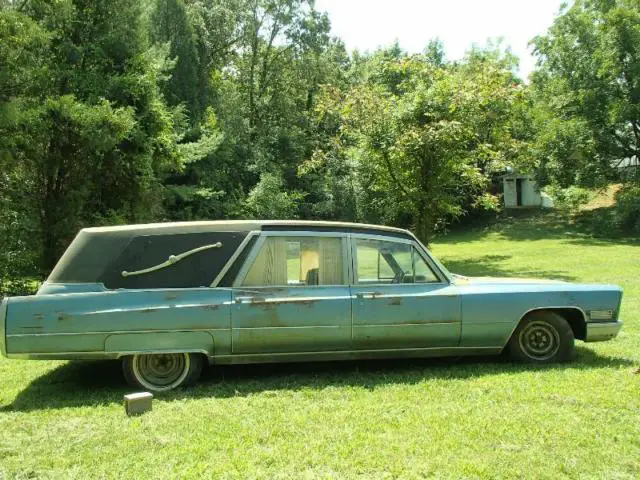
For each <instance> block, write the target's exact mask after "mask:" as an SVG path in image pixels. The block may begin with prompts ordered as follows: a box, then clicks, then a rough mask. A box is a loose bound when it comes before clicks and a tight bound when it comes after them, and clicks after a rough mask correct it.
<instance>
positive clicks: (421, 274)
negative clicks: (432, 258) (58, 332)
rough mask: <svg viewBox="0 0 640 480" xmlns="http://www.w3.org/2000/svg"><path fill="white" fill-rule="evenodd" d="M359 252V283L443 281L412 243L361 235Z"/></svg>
mask: <svg viewBox="0 0 640 480" xmlns="http://www.w3.org/2000/svg"><path fill="white" fill-rule="evenodd" d="M356 256H357V272H356V273H357V275H356V277H357V278H356V280H357V282H358V283H359V284H369V283H370V284H379V283H430V282H439V279H438V277H437V276H436V275H435V274H434V273H433V271H432V270H431V268H430V267H429V265H428V264H427V263H426V262H425V261H424V259H423V258H422V256H420V254H419V253H418V252H417V251H416V249H415V248H414V247H413V246H412V245H410V244H406V243H400V242H392V241H386V240H368V239H367V240H365V239H360V238H358V239H356Z"/></svg>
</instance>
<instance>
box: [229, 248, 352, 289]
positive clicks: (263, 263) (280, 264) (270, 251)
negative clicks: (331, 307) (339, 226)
mask: <svg viewBox="0 0 640 480" xmlns="http://www.w3.org/2000/svg"><path fill="white" fill-rule="evenodd" d="M342 255H343V252H342V239H341V238H338V237H266V239H265V242H264V244H263V245H262V248H261V249H260V252H259V253H258V256H257V257H256V259H255V260H254V262H253V265H251V268H250V269H249V272H248V273H247V276H246V277H245V279H244V281H243V282H242V285H243V286H254V287H256V286H285V285H289V286H296V285H307V286H313V285H343V284H344V283H345V281H344V271H343V257H342Z"/></svg>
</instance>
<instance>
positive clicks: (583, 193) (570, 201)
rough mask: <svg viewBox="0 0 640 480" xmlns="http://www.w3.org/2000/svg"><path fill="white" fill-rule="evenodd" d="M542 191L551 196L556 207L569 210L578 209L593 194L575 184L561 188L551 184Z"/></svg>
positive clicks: (589, 199) (591, 197)
mask: <svg viewBox="0 0 640 480" xmlns="http://www.w3.org/2000/svg"><path fill="white" fill-rule="evenodd" d="M544 191H545V193H547V194H548V195H550V196H551V197H552V198H553V200H554V202H555V206H556V208H559V209H561V210H570V211H576V210H578V209H579V208H580V207H581V206H582V205H584V204H585V203H588V202H589V201H591V199H593V196H594V195H593V192H591V191H590V190H587V189H586V188H581V187H576V186H571V187H568V188H561V187H558V186H555V185H551V186H548V187H546V188H545V189H544Z"/></svg>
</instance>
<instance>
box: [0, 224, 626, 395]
mask: <svg viewBox="0 0 640 480" xmlns="http://www.w3.org/2000/svg"><path fill="white" fill-rule="evenodd" d="M621 299H622V290H621V289H620V288H619V287H617V286H614V285H580V284H573V283H566V282H561V281H543V280H522V279H496V278H466V277H462V276H458V275H454V274H451V273H449V272H448V271H447V269H446V268H445V267H443V266H442V265H441V264H440V263H439V262H438V261H437V260H436V259H435V258H434V257H433V256H432V255H431V254H430V252H429V251H428V250H427V249H426V248H425V247H424V245H422V244H421V243H420V242H419V241H418V239H417V238H416V237H415V236H414V235H412V234H411V233H410V232H408V231H406V230H401V229H397V228H391V227H384V226H375V225H361V224H351V223H336V222H302V221H295V222H291V221H211V222H187V223H161V224H149V225H129V226H118V227H101V228H86V229H84V230H81V231H80V233H79V234H78V235H77V236H76V238H75V240H73V242H72V243H71V245H70V246H69V248H68V249H67V251H66V252H65V253H64V255H63V256H62V258H61V259H60V261H59V262H58V264H57V265H56V267H55V268H54V269H53V271H52V272H51V275H50V276H49V278H48V279H47V281H46V282H45V283H44V284H43V285H42V287H41V288H40V290H39V291H38V292H37V294H36V295H34V296H24V297H12V298H5V299H4V300H3V302H2V305H1V307H0V338H1V339H0V346H1V349H2V353H3V354H4V355H6V356H8V357H9V358H31V359H102V358H112V359H121V360H122V365H123V371H124V375H125V377H126V379H127V380H128V381H129V382H130V383H131V384H133V385H135V386H137V387H140V388H144V389H147V390H152V391H166V390H171V389H173V388H175V387H178V386H180V385H188V384H192V383H194V382H195V381H196V380H197V378H198V376H199V374H200V371H201V369H202V367H203V364H204V362H209V363H211V364H238V363H253V362H288V361H316V360H334V359H355V358H389V357H424V356H453V355H455V356H459V355H477V354H481V355H487V354H500V353H501V352H503V351H504V350H506V351H507V352H508V353H509V354H511V356H513V357H514V358H515V359H517V360H521V361H527V362H533V363H548V362H557V361H566V360H568V359H569V358H570V357H571V354H572V351H573V346H574V339H576V338H577V339H579V340H583V341H585V342H595V341H602V340H609V339H611V338H613V337H615V336H616V335H617V334H618V331H619V330H620V328H621V326H622V323H621V322H620V321H619V320H618V314H619V311H620V302H621Z"/></svg>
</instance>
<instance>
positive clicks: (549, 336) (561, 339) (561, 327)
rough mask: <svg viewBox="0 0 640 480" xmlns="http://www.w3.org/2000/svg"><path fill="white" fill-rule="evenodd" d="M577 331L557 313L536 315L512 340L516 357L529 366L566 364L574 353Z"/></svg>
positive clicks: (535, 313) (526, 320)
mask: <svg viewBox="0 0 640 480" xmlns="http://www.w3.org/2000/svg"><path fill="white" fill-rule="evenodd" d="M573 346H574V337H573V330H571V327H570V326H569V324H568V323H567V321H566V320H565V319H564V318H562V317H561V316H560V315H558V314H557V313H553V312H545V311H540V312H532V313H530V314H529V315H527V316H526V318H524V319H523V320H522V321H521V322H520V325H518V327H517V328H516V330H515V331H514V332H513V335H512V336H511V339H510V340H509V345H508V348H509V353H510V354H511V356H512V357H513V358H515V359H516V360H519V361H522V362H528V363H554V362H566V361H567V360H569V359H570V358H571V355H572V353H573Z"/></svg>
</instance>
